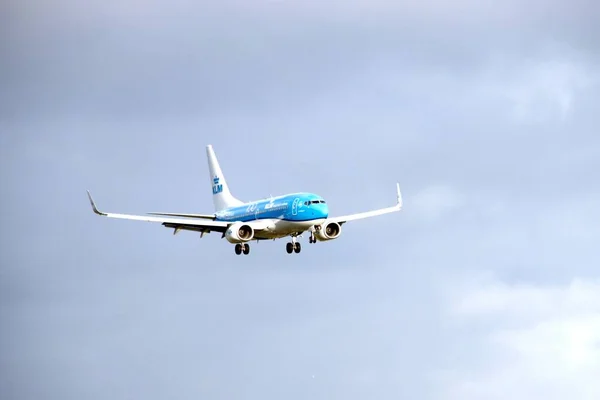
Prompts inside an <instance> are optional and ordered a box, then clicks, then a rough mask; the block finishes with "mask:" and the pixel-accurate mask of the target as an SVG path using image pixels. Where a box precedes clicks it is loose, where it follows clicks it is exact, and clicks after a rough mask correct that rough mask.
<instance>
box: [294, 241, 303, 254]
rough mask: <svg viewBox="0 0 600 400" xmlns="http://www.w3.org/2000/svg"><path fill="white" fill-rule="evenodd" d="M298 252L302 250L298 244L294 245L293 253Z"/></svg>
mask: <svg viewBox="0 0 600 400" xmlns="http://www.w3.org/2000/svg"><path fill="white" fill-rule="evenodd" d="M300 250H302V247H301V246H300V242H296V243H294V251H295V252H296V253H300Z"/></svg>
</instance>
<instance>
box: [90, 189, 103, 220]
mask: <svg viewBox="0 0 600 400" xmlns="http://www.w3.org/2000/svg"><path fill="white" fill-rule="evenodd" d="M87 195H88V198H89V199H90V204H91V205H92V210H94V212H95V213H96V214H98V215H106V213H103V212H101V211H100V210H98V207H96V203H94V199H92V195H91V194H90V191H89V190H88V191H87Z"/></svg>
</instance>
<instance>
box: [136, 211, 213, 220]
mask: <svg viewBox="0 0 600 400" xmlns="http://www.w3.org/2000/svg"><path fill="white" fill-rule="evenodd" d="M148 214H149V215H162V216H166V217H184V218H199V219H211V220H214V219H216V216H215V215H214V214H185V213H159V212H149V213H148Z"/></svg>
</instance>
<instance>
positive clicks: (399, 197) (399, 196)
mask: <svg viewBox="0 0 600 400" xmlns="http://www.w3.org/2000/svg"><path fill="white" fill-rule="evenodd" d="M396 202H397V203H396V207H398V209H401V208H402V192H401V191H400V183H398V182H396Z"/></svg>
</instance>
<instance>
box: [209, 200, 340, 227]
mask: <svg viewBox="0 0 600 400" xmlns="http://www.w3.org/2000/svg"><path fill="white" fill-rule="evenodd" d="M328 215H329V209H328V207H327V204H326V203H325V201H324V200H323V198H322V197H321V196H318V195H316V194H313V193H293V194H288V195H285V196H278V197H272V198H270V199H264V200H258V201H254V202H250V203H246V204H244V205H243V206H238V207H232V208H228V209H225V210H222V211H219V212H217V213H216V219H217V221H242V222H247V221H254V220H259V219H277V220H284V221H292V222H294V221H295V222H308V221H312V220H319V219H323V218H327V216H328Z"/></svg>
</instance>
